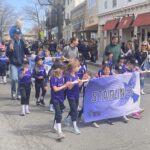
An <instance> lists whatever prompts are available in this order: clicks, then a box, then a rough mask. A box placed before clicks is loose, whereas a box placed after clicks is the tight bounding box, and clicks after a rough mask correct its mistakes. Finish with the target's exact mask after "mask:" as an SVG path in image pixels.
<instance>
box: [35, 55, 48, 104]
mask: <svg viewBox="0 0 150 150" xmlns="http://www.w3.org/2000/svg"><path fill="white" fill-rule="evenodd" d="M35 62H36V64H35V68H34V70H33V78H35V98H36V104H37V105H40V104H41V105H42V106H45V102H44V97H45V94H46V91H47V80H46V79H47V78H46V70H45V68H44V66H43V60H42V58H40V57H38V56H37V57H36V59H35ZM40 91H42V93H41V95H40Z"/></svg>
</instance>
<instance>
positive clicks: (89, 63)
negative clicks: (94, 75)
mask: <svg viewBox="0 0 150 150" xmlns="http://www.w3.org/2000/svg"><path fill="white" fill-rule="evenodd" d="M102 61H103V57H99V59H98V60H97V61H96V63H93V62H91V61H90V60H86V63H87V64H88V65H91V66H95V67H100V66H101V65H102Z"/></svg>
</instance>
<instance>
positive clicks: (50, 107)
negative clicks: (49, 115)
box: [49, 104, 54, 112]
mask: <svg viewBox="0 0 150 150" xmlns="http://www.w3.org/2000/svg"><path fill="white" fill-rule="evenodd" d="M49 111H50V112H54V108H53V105H52V104H50V105H49Z"/></svg>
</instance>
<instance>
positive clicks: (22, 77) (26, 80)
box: [19, 68, 32, 84]
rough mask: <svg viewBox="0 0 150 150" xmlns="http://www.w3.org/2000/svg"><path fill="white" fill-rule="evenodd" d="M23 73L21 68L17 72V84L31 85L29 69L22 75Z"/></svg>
mask: <svg viewBox="0 0 150 150" xmlns="http://www.w3.org/2000/svg"><path fill="white" fill-rule="evenodd" d="M22 72H23V68H21V69H20V70H19V79H20V80H19V83H20V84H29V83H31V78H32V74H31V70H30V69H29V70H28V71H26V72H25V74H24V75H23V74H22Z"/></svg>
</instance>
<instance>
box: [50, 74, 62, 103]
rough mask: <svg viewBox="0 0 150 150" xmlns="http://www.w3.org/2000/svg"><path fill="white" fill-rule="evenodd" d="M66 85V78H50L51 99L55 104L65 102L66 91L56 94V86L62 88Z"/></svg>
mask: <svg viewBox="0 0 150 150" xmlns="http://www.w3.org/2000/svg"><path fill="white" fill-rule="evenodd" d="M64 84H65V79H64V77H61V78H58V77H55V76H52V77H51V78H50V87H51V98H52V101H53V102H55V103H58V102H62V103H63V102H64V99H65V90H60V91H58V92H55V91H54V90H53V87H54V86H57V87H61V86H63V85H64Z"/></svg>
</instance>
